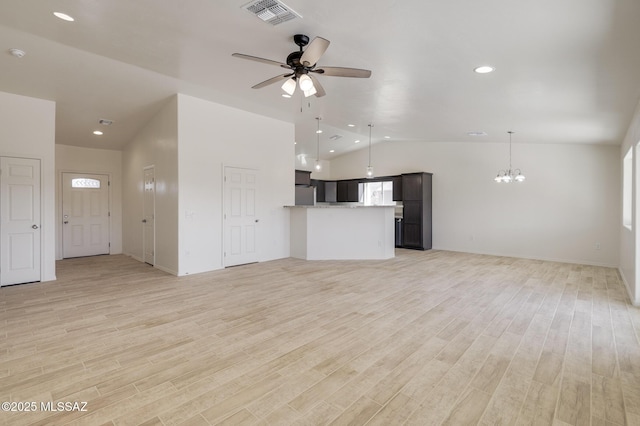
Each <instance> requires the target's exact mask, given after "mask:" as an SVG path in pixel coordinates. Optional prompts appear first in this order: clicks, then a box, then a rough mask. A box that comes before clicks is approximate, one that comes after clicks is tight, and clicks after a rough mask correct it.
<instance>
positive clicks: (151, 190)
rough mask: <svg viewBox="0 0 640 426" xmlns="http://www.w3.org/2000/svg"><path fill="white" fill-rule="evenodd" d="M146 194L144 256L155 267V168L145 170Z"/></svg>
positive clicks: (143, 201)
mask: <svg viewBox="0 0 640 426" xmlns="http://www.w3.org/2000/svg"><path fill="white" fill-rule="evenodd" d="M143 173H144V194H143V200H142V210H143V211H142V252H143V254H142V256H143V260H144V261H145V262H146V263H148V264H149V265H155V263H156V258H155V250H156V249H155V240H156V237H155V236H156V221H155V217H156V214H155V213H156V179H155V171H154V167H153V166H149V167H145V168H144V171H143Z"/></svg>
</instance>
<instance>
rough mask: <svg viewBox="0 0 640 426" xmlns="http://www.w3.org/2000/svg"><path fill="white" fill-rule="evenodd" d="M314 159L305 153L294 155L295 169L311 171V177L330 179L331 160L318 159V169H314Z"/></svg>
mask: <svg viewBox="0 0 640 426" xmlns="http://www.w3.org/2000/svg"><path fill="white" fill-rule="evenodd" d="M315 165H316V159H315V158H312V157H307V156H305V155H302V154H300V155H296V156H295V165H294V167H295V169H296V170H306V171H308V172H311V179H320V180H330V179H331V161H328V160H320V167H321V168H320V170H316V169H315Z"/></svg>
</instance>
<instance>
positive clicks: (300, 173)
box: [296, 170, 311, 186]
mask: <svg viewBox="0 0 640 426" xmlns="http://www.w3.org/2000/svg"><path fill="white" fill-rule="evenodd" d="M296 185H307V186H308V185H311V172H308V171H306V170H296Z"/></svg>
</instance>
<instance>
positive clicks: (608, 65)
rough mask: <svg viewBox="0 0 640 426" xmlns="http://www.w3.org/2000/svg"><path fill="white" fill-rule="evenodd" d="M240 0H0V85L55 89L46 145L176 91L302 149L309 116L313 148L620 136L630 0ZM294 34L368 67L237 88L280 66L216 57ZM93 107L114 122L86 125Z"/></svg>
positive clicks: (606, 140) (629, 75)
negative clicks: (256, 117) (280, 7)
mask: <svg viewBox="0 0 640 426" xmlns="http://www.w3.org/2000/svg"><path fill="white" fill-rule="evenodd" d="M246 2H247V0H183V1H172V0H135V1H132V0H108V1H105V0H48V1H42V0H2V1H1V2H0V53H1V54H0V91H5V92H10V93H17V94H21V95H26V96H33V97H38V98H44V99H51V100H54V101H56V102H57V110H56V114H57V116H56V142H57V143H60V144H67V145H77V146H86V147H99V148H108V149H121V148H122V147H123V146H124V144H126V143H127V142H128V141H129V140H131V138H132V137H133V136H134V135H135V134H136V132H137V131H138V130H139V129H140V127H141V126H142V125H144V124H145V123H146V121H147V120H148V119H149V118H151V117H152V116H153V114H155V113H156V112H157V111H158V110H159V108H160V107H161V106H162V105H163V103H164V102H166V100H167V99H168V98H169V97H170V96H171V95H172V94H174V93H177V92H180V93H185V94H188V95H192V96H196V97H199V98H203V99H209V100H212V101H215V102H219V103H224V104H228V105H231V106H234V107H238V108H242V109H245V110H248V111H252V112H256V113H259V114H264V115H268V116H271V117H274V118H278V119H282V120H286V121H289V122H292V123H296V140H297V141H298V144H297V147H296V151H297V153H307V154H310V155H312V156H315V151H316V134H315V128H316V120H315V117H318V116H320V117H322V122H321V127H322V128H323V129H324V130H325V131H324V133H323V135H322V139H321V140H320V143H321V147H322V148H321V158H330V157H331V156H335V155H340V154H342V153H344V152H346V151H348V150H352V149H355V148H362V147H366V145H367V143H366V142H367V141H368V127H367V124H369V123H373V124H374V127H373V141H374V143H376V142H379V141H383V142H384V143H393V142H394V141H399V140H418V141H425V142H430V141H444V142H449V141H451V142H459V141H479V142H482V141H499V142H502V141H504V142H507V141H508V136H507V134H506V132H507V130H513V131H515V132H516V134H515V135H514V143H517V142H529V143H585V144H620V142H621V140H622V138H623V137H624V134H625V132H626V130H627V128H628V126H629V123H630V120H631V116H632V114H633V111H634V108H635V106H636V104H637V102H638V99H639V96H640V55H639V54H638V52H639V48H640V25H638V22H640V1H637V0H562V1H558V0H537V1H530V2H519V1H513V0H484V1H477V0H449V1H441V0H438V1H436V0H413V1H409V0H404V1H398V0H395V1H394V0H391V1H380V0H349V1H344V0H342V1H338V0H324V1H304V0H285V3H286V4H287V5H288V6H290V7H291V8H293V9H294V10H295V11H296V12H298V13H300V14H301V15H302V16H303V18H302V19H296V20H293V21H289V22H286V23H283V24H281V25H278V26H275V27H274V26H271V25H269V24H267V23H264V22H262V21H261V20H259V19H258V18H256V17H254V16H252V15H251V14H250V13H248V12H247V11H245V10H244V9H242V8H241V6H242V5H244V4H245V3H246ZM54 11H61V12H65V13H67V14H69V15H71V16H73V17H74V18H75V19H76V20H75V22H72V23H70V22H65V21H62V20H59V19H57V18H55V17H54V16H53V15H52V12H54ZM298 33H302V34H306V35H308V36H309V37H310V38H313V37H315V36H322V37H324V38H327V39H329V40H330V41H331V45H330V46H329V49H328V50H327V51H326V53H325V54H324V56H323V57H322V58H321V60H320V61H319V66H323V65H324V66H344V67H356V68H365V69H370V70H372V72H373V73H372V77H371V78H370V79H351V78H339V77H329V76H319V77H318V78H319V79H320V80H321V82H322V84H323V86H324V87H325V90H326V92H327V95H326V96H325V97H323V98H315V97H311V98H306V99H305V98H301V97H300V95H299V94H296V95H295V96H294V97H293V98H291V99H285V98H282V97H281V96H280V94H281V89H280V87H279V84H274V85H271V86H268V87H266V88H263V89H259V90H255V89H251V86H253V85H254V84H256V83H259V82H261V81H263V80H266V79H268V78H270V77H273V76H276V75H278V74H283V70H282V69H281V68H278V67H275V66H272V65H267V64H262V63H258V62H251V61H246V60H242V59H238V58H233V57H231V54H232V53H234V52H240V53H245V54H248V55H253V56H260V57H264V58H268V59H273V60H276V61H280V62H284V61H285V59H286V56H287V55H288V54H289V53H291V52H293V51H295V50H297V46H296V45H295V44H294V43H293V35H294V34H298ZM10 48H19V49H22V50H24V51H26V53H27V54H26V56H25V57H23V58H21V59H17V58H15V57H13V56H11V55H10V54H9V53H8V49H10ZM485 64H489V65H492V66H494V67H495V68H496V71H495V72H494V73H491V74H485V75H480V74H476V73H474V72H473V69H474V68H475V67H476V66H478V65H485ZM100 118H107V119H111V120H114V124H113V125H112V126H111V127H108V128H103V129H102V130H104V131H105V135H104V136H101V137H96V136H93V135H92V134H91V132H92V131H93V130H94V129H97V128H99V127H100V125H98V123H97V122H98V119H100ZM348 123H352V124H355V125H356V127H354V128H348V127H347V124H348ZM469 131H484V132H486V133H488V136H483V137H472V136H468V135H467V132H469ZM334 134H338V135H341V136H343V137H342V138H340V139H338V140H337V141H335V142H333V141H329V140H328V139H327V138H328V137H329V136H331V135H334ZM385 135H387V136H390V139H388V140H385V139H383V136H385ZM355 139H361V140H362V143H360V144H354V140H355ZM329 149H335V150H336V152H335V153H334V154H329V153H328V150H329Z"/></svg>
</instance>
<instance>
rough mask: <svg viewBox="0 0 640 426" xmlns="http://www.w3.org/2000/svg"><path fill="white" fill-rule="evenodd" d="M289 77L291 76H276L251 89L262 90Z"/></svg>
mask: <svg viewBox="0 0 640 426" xmlns="http://www.w3.org/2000/svg"><path fill="white" fill-rule="evenodd" d="M291 75H292V74H283V75H277V76H275V77H273V78H270V79H269V80H265V81H263V82H262V83H258V84H256V85H255V86H252V87H251V88H252V89H262V88H263V87H265V86H268V85H270V84H273V83H277V82H279V81H282V80H283V79H285V78H289V77H291Z"/></svg>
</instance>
